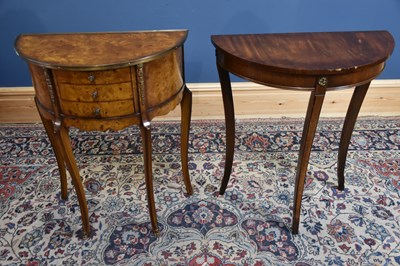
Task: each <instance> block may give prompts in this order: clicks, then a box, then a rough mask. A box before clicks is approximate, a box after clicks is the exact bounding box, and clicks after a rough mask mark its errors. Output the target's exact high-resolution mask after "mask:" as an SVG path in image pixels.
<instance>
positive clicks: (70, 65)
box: [15, 30, 193, 235]
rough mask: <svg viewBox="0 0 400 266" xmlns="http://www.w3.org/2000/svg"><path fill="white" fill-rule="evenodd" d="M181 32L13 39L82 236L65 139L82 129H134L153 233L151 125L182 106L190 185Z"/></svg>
mask: <svg viewBox="0 0 400 266" xmlns="http://www.w3.org/2000/svg"><path fill="white" fill-rule="evenodd" d="M186 38H187V31H186V30H164V31H142V32H106V33H71V34H23V35H20V36H19V37H18V38H17V40H16V42H15V49H16V51H17V53H18V54H19V55H20V56H21V57H22V58H24V59H25V60H26V61H27V62H28V64H29V69H30V72H31V76H32V81H33V85H34V88H35V93H36V96H35V102H36V106H37V108H38V111H39V114H40V117H41V119H42V121H43V125H44V127H45V129H46V132H47V134H48V136H49V139H50V142H51V144H52V146H53V150H54V153H55V156H56V158H57V163H58V168H59V171H60V179H61V195H62V198H63V199H66V198H67V176H66V169H68V170H69V173H70V175H71V178H72V184H73V185H74V187H75V190H76V193H77V195H78V201H79V206H80V208H81V216H82V223H83V229H84V230H83V231H84V233H85V234H86V235H89V233H90V224H89V216H88V208H87V203H86V197H85V193H84V190H83V186H82V182H81V179H80V176H79V170H78V168H77V166H76V162H75V158H74V155H73V151H72V148H71V143H70V139H69V135H68V129H69V128H70V127H76V128H79V129H81V130H100V131H105V130H109V129H111V130H120V129H123V128H125V127H128V126H131V125H139V127H140V130H141V134H142V145H143V154H144V164H145V167H144V169H145V181H146V191H147V200H148V206H149V213H150V219H151V224H152V228H153V231H154V233H156V234H158V233H159V229H158V224H157V215H156V209H155V202H154V193H153V179H152V158H151V157H152V156H151V154H152V147H151V120H152V119H153V118H154V117H156V116H160V115H164V114H167V113H168V112H169V111H171V110H172V109H174V108H175V107H176V105H178V104H181V108H182V111H181V112H182V128H181V155H182V156H181V157H182V172H183V181H184V183H185V186H186V191H187V193H188V194H192V193H193V190H192V186H191V183H190V178H189V170H188V141H189V128H190V118H191V107H192V102H191V100H192V96H191V92H190V91H189V89H188V88H187V87H186V85H185V81H184V64H183V58H184V55H183V43H184V42H185V40H186Z"/></svg>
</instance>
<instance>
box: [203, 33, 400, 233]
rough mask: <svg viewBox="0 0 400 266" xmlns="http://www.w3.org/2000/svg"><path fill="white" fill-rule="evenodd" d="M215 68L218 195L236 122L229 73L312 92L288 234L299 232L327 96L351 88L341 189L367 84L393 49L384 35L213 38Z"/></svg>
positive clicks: (229, 161)
mask: <svg viewBox="0 0 400 266" xmlns="http://www.w3.org/2000/svg"><path fill="white" fill-rule="evenodd" d="M211 41H212V43H213V45H214V46H215V48H216V60H217V68H218V73H219V78H220V83H221V90H222V96H223V102H224V110H225V121H226V158H225V161H226V162H225V170H224V177H223V180H222V183H221V187H220V194H221V195H222V194H224V193H225V189H226V187H227V184H228V182H229V177H230V174H231V170H232V161H233V153H234V145H235V119H234V106H233V99H232V89H231V83H230V76H229V73H233V74H235V75H237V76H239V77H242V78H244V79H247V80H250V81H253V82H256V83H259V84H263V85H268V86H273V87H278V88H283V89H293V90H305V91H306V90H308V91H311V96H310V100H309V104H308V109H307V113H306V117H305V122H304V129H303V133H302V138H301V143H300V152H299V158H298V165H297V173H296V184H295V193H294V194H295V195H294V208H293V220H292V232H293V233H294V234H297V233H298V230H299V220H300V209H301V199H302V195H303V189H304V179H305V175H306V172H307V166H308V160H309V157H310V152H311V148H312V143H313V139H314V135H315V131H316V128H317V124H318V120H319V115H320V111H321V107H322V103H323V100H324V96H325V93H326V92H327V91H329V90H334V89H337V88H347V87H354V86H355V89H354V93H353V96H352V99H351V102H350V105H349V108H348V111H347V114H346V118H345V121H344V126H343V131H342V135H341V140H340V147H339V156H338V167H337V175H338V184H339V185H338V189H339V190H343V189H344V167H345V162H346V156H347V150H348V146H349V142H350V138H351V134H352V131H353V128H354V124H355V122H356V119H357V116H358V113H359V110H360V108H361V105H362V102H363V99H364V96H365V94H366V93H367V90H368V87H369V84H370V81H371V80H372V79H374V78H375V77H376V76H378V75H379V73H381V71H382V70H383V69H384V66H385V61H386V60H387V59H388V58H389V56H390V55H391V53H392V51H393V49H394V40H393V37H392V36H391V34H390V33H389V32H387V31H360V32H320V33H286V34H285V33H283V34H237V35H214V36H211Z"/></svg>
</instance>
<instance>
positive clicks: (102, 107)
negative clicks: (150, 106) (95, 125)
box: [61, 100, 135, 118]
mask: <svg viewBox="0 0 400 266" xmlns="http://www.w3.org/2000/svg"><path fill="white" fill-rule="evenodd" d="M61 109H62V112H63V114H65V115H68V116H75V117H81V118H105V117H119V116H125V115H131V114H134V113H135V108H134V106H133V101H132V100H125V101H112V102H98V103H90V102H70V101H62V102H61Z"/></svg>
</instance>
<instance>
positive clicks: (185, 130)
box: [181, 86, 193, 195]
mask: <svg viewBox="0 0 400 266" xmlns="http://www.w3.org/2000/svg"><path fill="white" fill-rule="evenodd" d="M191 116H192V92H191V91H190V90H189V89H188V88H187V87H186V86H185V89H184V91H183V98H182V101H181V160H182V174H183V181H184V182H185V186H186V192H187V193H188V194H189V195H192V194H193V189H192V185H191V183H190V176H189V166H188V164H189V160H188V149H189V131H190V119H191Z"/></svg>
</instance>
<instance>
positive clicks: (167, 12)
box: [0, 0, 400, 87]
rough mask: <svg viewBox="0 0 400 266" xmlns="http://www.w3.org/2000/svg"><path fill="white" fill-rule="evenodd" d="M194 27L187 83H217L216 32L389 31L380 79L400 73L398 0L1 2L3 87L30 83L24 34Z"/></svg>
mask: <svg viewBox="0 0 400 266" xmlns="http://www.w3.org/2000/svg"><path fill="white" fill-rule="evenodd" d="M177 28H185V29H189V31H190V32H189V37H188V40H187V42H186V44H185V45H186V46H185V53H186V54H185V60H186V79H187V82H217V81H218V77H217V73H216V67H215V57H214V49H213V47H212V45H211V42H210V35H211V34H224V33H226V34H227V33H272V32H301V31H343V30H346V31H347V30H380V29H386V30H389V31H390V32H391V33H392V34H393V36H394V38H395V40H396V42H397V45H398V47H397V48H395V52H394V53H393V55H392V57H391V58H390V60H389V62H388V64H387V66H386V69H385V71H384V73H383V74H382V75H381V76H380V78H387V79H399V78H400V56H399V52H398V51H399V49H400V48H399V47H400V1H399V0H381V1H378V0H335V1H328V0H247V1H239V0H202V1H193V0H142V1H134V0H117V1H110V0H68V1H62V0H59V1H57V0H0V44H1V46H0V48H1V49H0V87H9V86H30V85H31V80H30V76H29V73H28V68H27V66H26V64H25V62H24V61H23V60H21V59H20V58H19V57H18V56H16V54H15V52H14V50H13V44H14V39H15V37H16V36H17V35H18V34H19V33H49V32H86V31H130V30H153V29H177Z"/></svg>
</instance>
